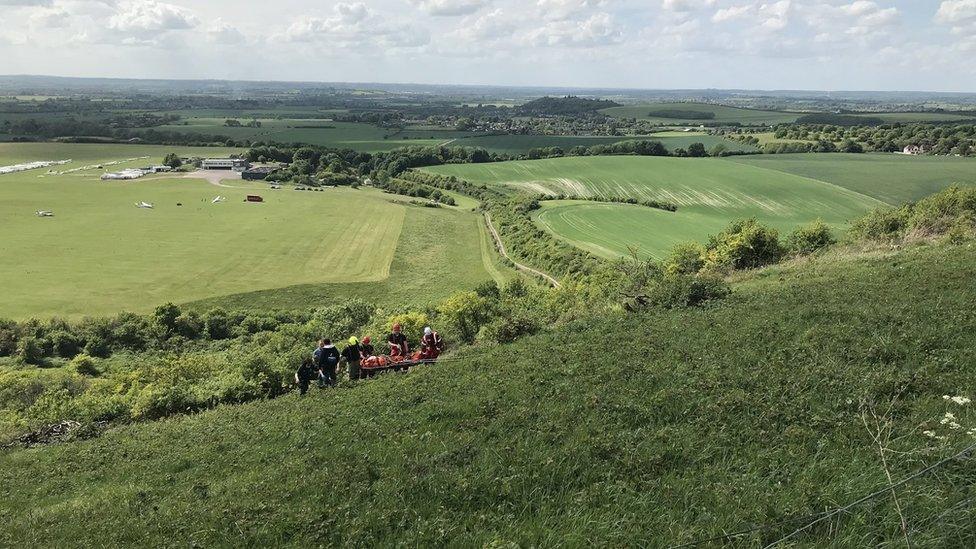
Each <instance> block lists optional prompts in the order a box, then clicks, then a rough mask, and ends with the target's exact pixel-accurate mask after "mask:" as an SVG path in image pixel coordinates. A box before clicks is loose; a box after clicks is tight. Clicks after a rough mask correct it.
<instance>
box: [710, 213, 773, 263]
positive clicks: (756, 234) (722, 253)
mask: <svg viewBox="0 0 976 549" xmlns="http://www.w3.org/2000/svg"><path fill="white" fill-rule="evenodd" d="M782 256H783V248H782V246H780V243H779V232H778V231H777V230H776V229H772V228H769V227H766V226H765V225H762V224H760V223H759V222H758V221H756V220H755V219H746V220H743V221H734V222H732V223H731V224H730V225H729V228H728V229H726V230H725V231H723V232H721V233H719V234H717V235H715V236H713V237H712V238H711V239H710V241H709V243H708V251H707V253H706V256H705V268H706V269H713V268H719V269H754V268H757V267H762V266H764V265H769V264H772V263H776V262H777V261H779V260H780V258H781V257H782Z"/></svg>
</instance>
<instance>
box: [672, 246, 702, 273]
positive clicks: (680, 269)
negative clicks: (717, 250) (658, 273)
mask: <svg viewBox="0 0 976 549" xmlns="http://www.w3.org/2000/svg"><path fill="white" fill-rule="evenodd" d="M703 267H705V247H704V246H702V245H701V244H698V243H697V242H685V243H682V244H676V245H675V246H674V247H673V248H671V254H670V255H669V256H668V258H667V259H666V260H665V262H664V270H665V272H667V273H668V274H672V275H674V274H695V273H697V272H698V271H700V270H702V268H703Z"/></svg>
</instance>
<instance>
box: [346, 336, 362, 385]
mask: <svg viewBox="0 0 976 549" xmlns="http://www.w3.org/2000/svg"><path fill="white" fill-rule="evenodd" d="M360 353H361V348H360V346H359V340H358V339H356V337H355V336H353V337H350V338H349V345H346V348H345V349H343V350H342V358H343V359H344V360H345V361H346V370H347V371H348V372H349V379H359V361H360V360H362V357H361V356H360Z"/></svg>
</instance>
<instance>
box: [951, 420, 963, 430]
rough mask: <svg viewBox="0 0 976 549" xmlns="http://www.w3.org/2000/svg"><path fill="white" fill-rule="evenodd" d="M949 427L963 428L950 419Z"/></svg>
mask: <svg viewBox="0 0 976 549" xmlns="http://www.w3.org/2000/svg"><path fill="white" fill-rule="evenodd" d="M949 428H950V429H962V425H959V424H958V423H956V422H955V421H950V422H949Z"/></svg>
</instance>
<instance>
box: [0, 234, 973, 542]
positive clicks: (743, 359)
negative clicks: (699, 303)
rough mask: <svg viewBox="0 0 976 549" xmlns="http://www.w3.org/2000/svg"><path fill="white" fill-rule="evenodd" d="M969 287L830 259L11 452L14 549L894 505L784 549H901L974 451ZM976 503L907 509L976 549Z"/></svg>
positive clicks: (389, 533)
mask: <svg viewBox="0 0 976 549" xmlns="http://www.w3.org/2000/svg"><path fill="white" fill-rule="evenodd" d="M974 266H976V248H974V247H973V246H972V244H968V245H961V246H948V247H924V248H912V249H908V250H906V251H902V252H900V253H891V252H885V253H881V252H878V253H874V254H868V255H867V256H861V257H849V256H846V255H844V254H840V255H831V256H829V257H825V258H818V259H815V260H813V261H811V262H807V263H804V264H792V265H787V266H783V267H776V268H773V269H768V270H765V271H762V272H761V273H759V274H757V275H754V276H753V277H750V280H747V281H746V282H745V283H741V284H737V285H736V286H735V287H734V289H733V294H732V296H731V297H729V298H728V299H727V300H725V301H723V302H721V303H719V304H717V305H715V306H710V307H704V308H689V309H677V310H669V311H664V310H656V311H648V312H645V313H640V314H633V315H623V314H611V315H607V316H605V317H603V318H593V319H588V320H587V321H586V322H579V323H574V324H572V325H570V326H567V327H566V328H564V329H559V330H554V331H550V332H546V333H543V334H539V335H536V336H533V337H528V338H525V339H522V340H520V341H518V342H517V343H515V344H512V345H505V346H500V347H494V348H476V349H471V350H468V351H465V352H463V353H461V354H459V355H456V358H457V360H456V361H453V362H445V363H442V364H438V365H436V366H430V367H423V368H416V369H413V370H411V372H410V373H409V374H406V375H389V376H383V377H380V378H377V379H373V380H369V381H365V382H360V383H357V384H350V385H343V386H342V387H340V388H339V389H337V390H329V391H321V392H319V391H313V392H312V393H311V394H310V395H307V396H306V397H305V398H300V397H299V396H298V395H297V394H295V393H292V394H291V395H288V396H284V397H282V398H278V399H275V400H272V401H262V402H253V403H250V404H245V405H240V406H220V407H219V408H217V409H215V410H212V411H208V412H203V413H200V414H195V415H189V416H184V417H174V418H171V419H168V420H162V421H157V422H152V423H146V424H137V425H130V426H123V427H120V428H116V429H113V430H110V431H109V432H107V433H105V434H103V435H102V436H100V437H99V438H95V439H91V440H84V441H75V442H70V443H66V444H60V445H52V446H46V447H39V448H33V449H13V450H6V451H0V523H2V524H3V525H4V527H3V528H0V545H3V546H11V547H64V546H140V547H150V546H175V545H179V546H206V547H209V546H241V547H254V546H296V547H308V546H343V545H368V546H388V545H407V546H451V547H454V546H464V547H485V546H488V547H501V546H506V547H507V546H537V547H549V546H589V545H607V546H619V547H624V546H647V547H665V546H671V545H676V544H681V543H690V542H694V541H699V540H702V539H709V538H713V537H715V536H721V535H723V534H728V533H731V532H737V531H740V530H745V529H750V528H754V527H756V529H754V530H751V531H749V532H748V533H746V534H744V535H741V536H739V537H737V538H735V540H734V543H737V544H739V545H741V546H743V547H762V546H766V545H768V544H772V543H774V542H777V541H778V540H781V538H783V537H784V536H787V535H788V534H790V533H791V532H793V531H794V530H796V529H799V528H800V527H801V526H803V525H805V524H807V523H808V522H810V521H811V520H813V518H815V517H818V516H821V514H822V513H824V512H825V511H828V510H833V509H834V508H837V507H840V506H842V505H845V504H847V503H849V502H854V501H857V500H859V499H860V498H862V497H864V496H866V495H868V494H871V493H873V492H876V491H878V492H879V494H880V495H879V496H878V497H875V498H872V499H869V500H866V501H865V502H864V503H862V504H860V505H855V506H852V507H851V508H850V509H848V510H847V511H846V512H843V513H839V514H836V515H835V516H831V517H829V518H828V519H827V520H824V521H822V522H821V523H819V524H817V525H816V526H814V527H813V528H809V529H804V530H802V531H800V532H798V533H797V534H796V535H795V536H794V537H793V538H792V539H791V540H789V542H788V543H784V544H783V546H799V547H807V546H810V547H827V546H830V547H863V546H871V547H876V546H880V547H889V546H899V545H900V544H901V542H902V541H903V537H904V536H903V534H902V530H901V526H900V525H901V523H902V521H901V518H900V517H899V514H900V513H899V510H898V507H897V506H896V504H895V503H894V502H893V500H892V498H891V496H890V493H889V492H888V491H887V490H884V488H885V487H886V486H887V485H888V484H889V482H890V480H889V477H888V476H887V475H886V470H887V471H888V472H890V474H891V477H890V478H892V479H894V480H896V481H898V480H901V479H906V478H909V477H910V476H911V475H912V474H914V473H915V472H917V471H920V470H922V469H923V468H925V467H927V466H929V465H931V464H934V463H937V462H939V460H941V459H942V458H946V457H949V456H952V455H954V454H955V453H957V452H959V451H960V450H962V449H963V448H965V447H967V446H968V445H970V444H972V442H973V439H972V437H970V436H967V435H966V434H965V432H966V431H965V429H967V428H971V427H976V413H974V410H973V409H972V405H969V406H968V407H967V406H958V405H955V404H953V403H951V402H947V401H945V400H944V399H943V397H942V395H965V396H969V397H976V376H974V371H973V364H976V354H974V350H976V316H974V312H973V308H972V303H973V301H974V300H976V286H974V285H973V284H972V283H971V282H972V280H973V278H974V277H976V268H974ZM934 303H937V304H938V306H937V307H933V306H932V304H934ZM946 412H952V413H954V414H955V417H956V418H957V419H958V421H959V422H960V424H962V425H963V426H964V428H963V429H961V430H952V429H950V428H949V427H948V426H946V425H942V424H940V419H942V418H943V417H944V414H945V413H946ZM872 413H877V414H878V415H879V416H880V419H879V422H881V423H882V424H883V425H888V426H890V429H891V431H890V433H891V438H890V441H889V442H887V446H888V451H887V452H886V454H885V459H886V463H885V464H883V463H882V459H881V458H880V456H879V450H878V446H877V444H876V442H875V440H874V439H873V438H872V432H871V431H870V429H874V428H875V424H874V421H873V418H872ZM862 414H863V415H862ZM862 417H864V418H866V422H867V425H868V428H866V427H865V424H864V423H862ZM927 430H932V433H933V435H934V436H938V437H945V440H941V439H936V438H933V437H932V436H926V435H925V434H924V432H925V431H927ZM974 482H976V474H974V469H973V467H972V462H971V460H968V461H967V460H957V461H950V462H948V463H947V464H944V465H943V466H941V467H939V468H938V469H937V470H935V471H934V472H933V473H932V474H924V475H921V476H918V477H917V478H915V479H914V480H912V481H910V482H907V483H905V484H904V485H902V486H900V487H899V488H898V490H897V496H898V498H899V499H898V501H899V505H900V508H901V514H902V515H903V516H904V521H905V525H906V529H907V530H908V531H909V532H910V536H911V539H912V541H913V543H914V545H915V546H917V547H973V546H974V544H976V528H974V525H976V515H974V512H976V508H974V507H973V505H972V496H973V491H972V486H973V485H974ZM719 543H721V542H715V544H716V545H717V544H719ZM729 543H732V541H730V542H729Z"/></svg>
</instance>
